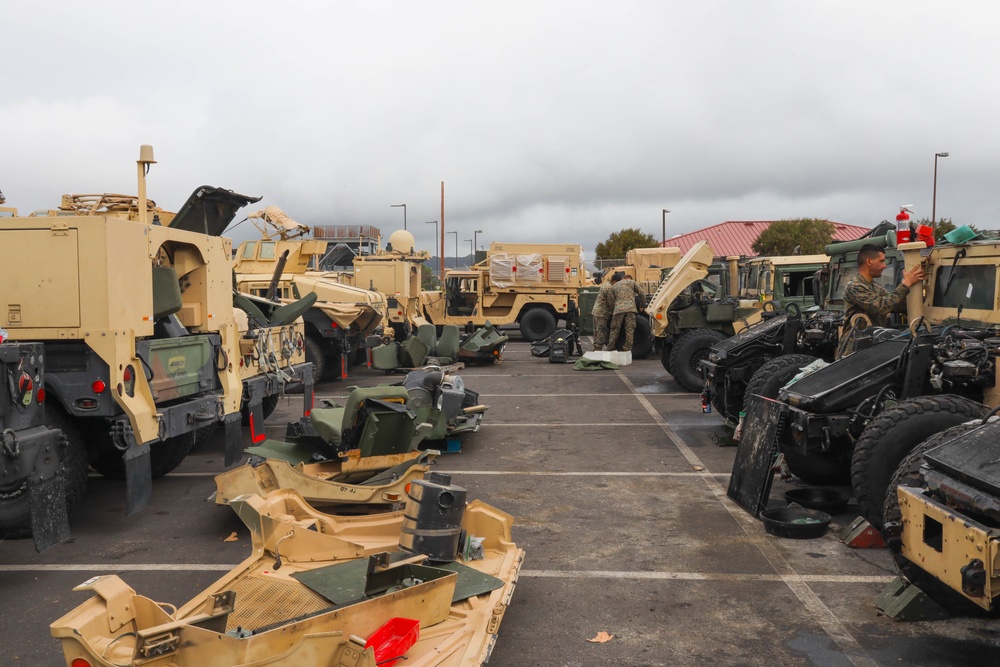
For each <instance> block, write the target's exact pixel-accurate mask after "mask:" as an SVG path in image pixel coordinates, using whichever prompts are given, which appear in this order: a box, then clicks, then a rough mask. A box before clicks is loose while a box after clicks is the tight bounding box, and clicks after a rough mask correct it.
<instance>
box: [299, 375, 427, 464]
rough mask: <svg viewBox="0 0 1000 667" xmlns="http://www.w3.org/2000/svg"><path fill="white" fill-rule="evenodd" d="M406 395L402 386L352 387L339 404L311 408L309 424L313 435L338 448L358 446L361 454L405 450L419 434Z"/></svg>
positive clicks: (346, 449) (346, 448) (383, 453)
mask: <svg viewBox="0 0 1000 667" xmlns="http://www.w3.org/2000/svg"><path fill="white" fill-rule="evenodd" d="M407 398H408V394H407V392H406V389H405V388H403V387H394V386H378V387H366V388H359V389H355V390H354V391H352V392H351V394H350V396H349V397H348V398H347V404H346V405H345V406H344V407H342V408H340V407H333V408H314V409H313V411H312V414H311V421H312V425H313V428H314V429H315V430H316V433H317V435H319V436H320V437H321V438H323V440H325V441H326V442H328V443H330V444H331V445H333V446H334V447H335V448H336V449H337V450H339V451H341V452H344V451H348V450H351V449H359V450H361V456H382V455H386V454H402V453H406V452H409V451H412V450H413V448H414V447H415V446H416V444H417V442H419V440H420V439H422V437H423V436H422V434H421V433H420V432H419V431H420V430H419V429H418V428H417V423H416V416H415V415H414V413H413V412H412V411H411V410H409V409H407V405H406V402H407ZM418 436H419V437H418Z"/></svg>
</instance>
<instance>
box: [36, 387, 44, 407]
mask: <svg viewBox="0 0 1000 667" xmlns="http://www.w3.org/2000/svg"><path fill="white" fill-rule="evenodd" d="M37 399H38V402H39V403H44V402H45V387H39V388H38V395H37Z"/></svg>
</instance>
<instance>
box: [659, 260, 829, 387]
mask: <svg viewBox="0 0 1000 667" xmlns="http://www.w3.org/2000/svg"><path fill="white" fill-rule="evenodd" d="M713 255H714V251H713V250H712V249H711V247H709V246H708V244H707V243H706V242H704V241H701V242H699V243H698V244H696V245H695V246H693V247H692V248H691V249H690V250H689V251H688V252H687V254H685V256H684V258H683V259H682V260H681V261H680V262H679V263H678V264H677V266H676V267H674V269H673V270H672V271H671V272H670V275H669V277H668V278H667V279H666V280H664V282H663V283H661V285H660V287H659V288H658V289H657V291H656V293H655V294H654V295H653V297H652V299H651V300H650V303H649V306H648V307H647V309H646V312H647V313H649V315H650V317H651V323H652V329H653V337H654V346H655V347H656V349H657V350H658V352H659V356H660V363H661V364H663V367H664V368H665V369H666V370H667V371H668V372H669V373H670V374H671V375H673V376H674V379H675V380H676V381H677V383H678V384H680V385H681V387H683V388H684V389H685V390H687V391H692V392H694V391H697V392H700V391H702V389H703V388H704V384H705V380H704V377H703V375H702V371H701V362H702V361H703V360H704V359H706V358H707V357H708V354H709V351H710V350H711V348H712V346H713V345H715V344H716V343H718V342H719V341H721V340H723V339H725V338H727V337H729V336H732V335H734V334H736V333H739V332H740V331H743V330H744V329H746V328H747V327H749V326H751V325H752V324H754V323H756V322H758V321H760V320H761V317H762V314H761V310H762V309H763V303H764V302H765V301H766V300H772V301H775V303H796V304H804V303H806V302H807V301H808V302H809V303H812V301H813V296H812V295H813V289H814V287H813V274H815V272H816V271H817V270H818V269H819V268H821V267H822V265H824V264H825V260H826V256H825V255H800V256H791V257H758V258H754V259H751V260H745V261H744V262H742V263H741V264H740V266H739V268H738V269H736V267H735V265H736V258H727V264H728V266H729V271H730V272H731V273H732V274H737V275H738V280H739V282H738V292H737V293H736V294H735V295H732V296H722V295H721V290H720V289H719V288H718V286H717V283H713V282H711V281H705V278H706V276H708V275H709V268H710V266H711V265H712V262H713Z"/></svg>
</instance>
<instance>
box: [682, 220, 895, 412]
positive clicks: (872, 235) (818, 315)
mask: <svg viewBox="0 0 1000 667" xmlns="http://www.w3.org/2000/svg"><path fill="white" fill-rule="evenodd" d="M867 244H871V245H875V246H878V247H880V248H883V249H884V250H885V251H886V263H887V268H886V270H885V272H884V273H883V274H882V276H881V278H879V282H880V283H881V284H882V285H885V286H886V287H888V288H889V289H890V290H891V289H892V288H894V287H895V285H896V284H897V283H898V282H899V279H900V276H901V273H902V272H901V271H898V270H897V268H898V267H899V265H900V263H901V257H900V256H899V254H898V253H897V252H896V236H895V227H893V226H892V225H890V224H889V223H884V224H882V225H878V226H876V227H875V228H874V229H872V230H871V231H869V232H868V233H867V234H865V236H863V237H861V238H860V239H857V240H855V241H845V242H841V243H831V244H829V245H827V246H826V247H825V248H824V249H823V250H824V252H825V253H826V254H827V255H828V256H829V262H828V263H827V265H826V266H824V267H823V268H822V269H821V270H820V271H819V272H818V273H817V276H816V279H815V281H814V282H813V283H812V286H813V289H812V292H813V296H814V301H815V304H814V305H813V306H811V307H810V308H807V307H806V306H805V305H804V304H802V303H801V302H798V301H792V300H789V299H788V298H787V297H786V298H785V299H784V304H785V305H784V307H783V308H780V307H778V306H777V303H778V302H775V303H776V306H775V307H774V308H770V307H769V308H765V309H764V311H763V312H762V313H761V317H762V320H761V321H760V322H758V323H756V324H754V325H753V326H751V327H749V328H747V329H745V330H743V331H741V332H740V333H738V334H736V335H735V336H732V337H731V338H727V339H725V340H722V341H719V342H718V343H716V344H715V345H713V346H712V349H711V351H710V352H709V355H708V359H706V360H704V361H703V362H702V370H703V372H704V374H705V389H704V392H703V394H702V402H703V404H706V405H707V404H709V403H711V405H712V406H713V407H714V408H715V409H716V411H717V412H718V413H719V414H720V415H722V416H723V417H725V418H726V419H727V420H728V421H730V422H731V423H736V422H738V421H739V416H740V412H741V411H742V410H743V404H744V400H745V395H746V393H747V391H748V388H751V387H752V389H753V391H752V392H751V393H755V394H756V393H761V391H762V390H765V389H766V387H767V386H768V385H769V383H770V384H773V383H776V382H780V384H779V385H777V386H775V387H774V392H775V393H776V392H777V388H778V387H780V386H782V385H784V384H785V383H786V382H787V381H788V380H789V379H791V376H792V375H794V374H795V373H797V372H798V370H799V368H801V367H802V366H804V365H806V364H808V363H810V362H812V361H814V360H815V359H824V360H825V361H833V359H834V358H835V357H836V353H837V347H838V342H839V330H840V327H841V326H842V324H843V313H844V287H845V286H846V285H847V283H848V282H849V281H850V279H851V278H852V277H853V276H854V275H855V274H856V273H857V272H858V269H857V255H858V251H859V250H860V249H861V247H862V246H863V245H867ZM783 282H784V279H783ZM765 366H766V368H764V367H765ZM759 369H760V374H759V375H757V372H758V370H759ZM789 373H790V374H789ZM782 378H783V379H782ZM764 395H768V396H770V395H772V394H770V393H765V394H764Z"/></svg>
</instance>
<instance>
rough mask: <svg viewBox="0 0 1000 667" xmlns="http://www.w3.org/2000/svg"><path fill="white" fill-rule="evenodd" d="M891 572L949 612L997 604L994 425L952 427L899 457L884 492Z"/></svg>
mask: <svg viewBox="0 0 1000 667" xmlns="http://www.w3.org/2000/svg"><path fill="white" fill-rule="evenodd" d="M884 516H885V530H884V532H885V538H886V544H887V546H888V547H889V548H890V549H891V550H892V552H893V558H894V560H895V563H896V567H897V570H898V571H899V573H900V575H902V576H903V577H904V578H905V579H906V580H908V581H909V582H911V583H913V584H916V585H917V586H918V587H919V588H920V589H921V590H922V591H924V592H925V593H927V594H929V595H931V596H932V597H934V598H935V599H936V600H937V601H938V602H940V603H942V604H944V605H945V606H947V607H949V608H952V609H954V608H958V609H959V610H963V611H964V609H963V608H962V605H963V604H964V605H968V606H969V607H970V608H972V607H971V605H969V603H971V604H974V605H976V606H978V607H980V608H981V609H985V610H986V611H994V610H996V609H997V608H998V606H1000V605H998V601H1000V600H998V598H1000V420H997V419H995V418H991V419H988V420H982V421H979V420H977V421H972V422H968V423H965V424H960V425H958V426H954V427H952V428H950V429H948V430H946V431H943V432H941V433H938V434H936V435H934V436H931V437H930V438H928V439H927V440H925V441H923V442H921V443H920V444H919V445H917V446H916V447H915V448H914V449H913V451H912V452H910V454H909V455H908V456H907V457H906V458H904V459H903V462H902V463H901V464H900V466H899V468H898V469H897V471H896V473H895V475H894V477H893V480H892V482H891V483H890V485H889V492H888V493H887V494H886V498H885V506H884Z"/></svg>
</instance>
